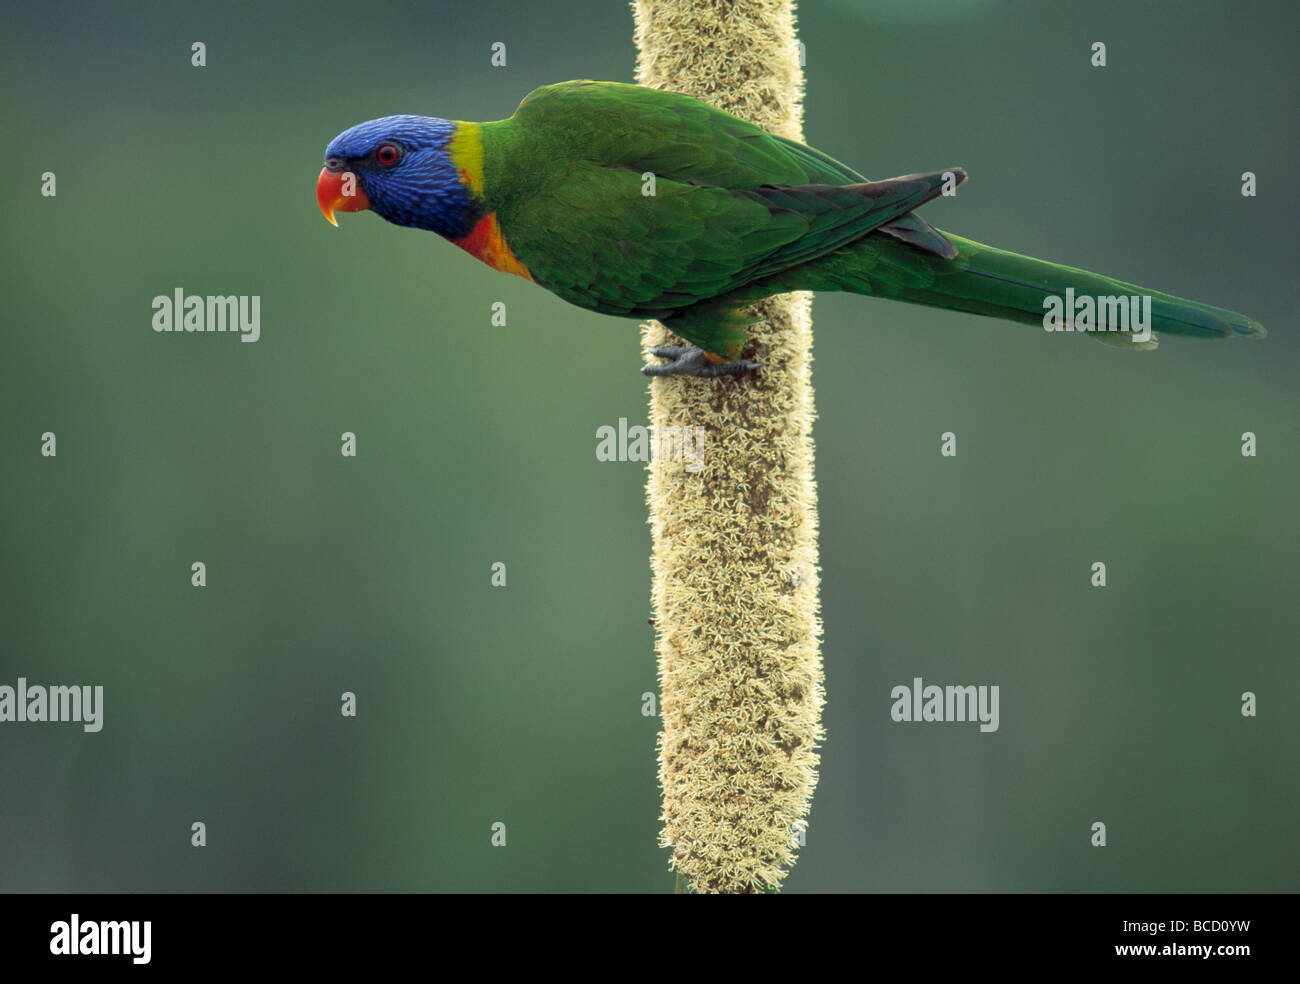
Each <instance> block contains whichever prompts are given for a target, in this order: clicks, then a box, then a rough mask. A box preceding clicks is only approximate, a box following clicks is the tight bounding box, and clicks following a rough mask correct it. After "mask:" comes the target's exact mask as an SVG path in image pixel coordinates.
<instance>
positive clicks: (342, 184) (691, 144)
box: [316, 79, 1265, 378]
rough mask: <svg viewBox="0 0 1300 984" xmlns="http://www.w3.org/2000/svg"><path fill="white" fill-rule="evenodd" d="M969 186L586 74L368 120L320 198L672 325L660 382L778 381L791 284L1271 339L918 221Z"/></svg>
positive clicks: (335, 154) (604, 306) (567, 295)
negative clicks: (757, 351)
mask: <svg viewBox="0 0 1300 984" xmlns="http://www.w3.org/2000/svg"><path fill="white" fill-rule="evenodd" d="M965 180H966V172H965V171H964V170H962V169H961V168H957V167H951V168H946V169H944V170H941V171H933V172H929V173H923V174H909V175H905V176H903V177H897V178H889V179H886V180H880V181H870V180H868V179H867V178H866V177H864V176H863V175H861V174H859V173H858V172H857V171H854V170H853V169H851V168H849V167H847V166H845V165H844V164H841V163H839V162H838V161H836V160H834V159H833V158H831V157H829V156H828V155H826V154H824V153H822V152H821V151H819V150H816V149H814V148H812V147H810V146H806V145H805V144H803V143H799V142H797V141H794V140H789V139H786V138H784V137H780V136H776V135H774V134H771V133H769V132H767V131H766V130H764V129H762V128H761V127H759V126H756V125H754V124H752V123H749V122H746V121H744V120H742V119H739V118H738V117H736V116H732V115H731V114H729V113H726V112H724V111H723V110H721V109H718V108H716V107H714V106H711V105H709V104H708V103H705V102H702V101H700V100H697V99H694V98H692V97H690V96H686V95H682V94H680V93H674V92H669V91H665V90H660V89H652V88H648V87H644V86H638V85H632V84H627V83H620V82H599V81H592V80H589V79H582V80H576V81H571V82H560V83H556V84H554V85H546V86H542V87H541V88H539V89H536V90H535V91H533V92H531V93H530V94H528V95H527V96H526V97H525V98H524V100H523V101H522V102H521V103H520V104H519V106H518V108H517V109H516V110H515V112H514V115H512V116H511V117H510V118H508V119H504V120H498V121H495V122H487V123H467V122H459V121H453V120H444V119H439V118H435V117H426V116H411V115H399V116H387V117H383V118H380V119H373V120H369V121H367V122H364V123H359V124H357V125H356V126H353V127H351V128H349V129H347V130H344V131H343V132H342V133H340V134H339V135H338V136H337V137H335V138H334V139H333V140H332V141H330V143H329V144H328V146H327V147H326V149H325V162H324V166H323V167H322V169H321V171H320V174H319V176H318V178H317V182H316V199H317V203H318V204H319V206H320V209H321V212H322V213H323V214H324V216H325V218H326V219H327V220H328V221H329V222H330V223H332V224H333V225H335V226H337V225H338V220H337V219H336V218H335V213H337V212H359V211H364V210H370V211H373V212H376V213H378V214H379V216H380V217H381V218H383V219H385V220H386V221H388V222H390V223H393V224H395V225H399V226H405V227H408V228H414V229H423V230H427V231H430V232H435V233H437V234H438V235H440V236H442V237H443V238H445V239H448V240H450V241H451V242H452V243H453V244H455V245H456V246H459V247H460V248H461V249H462V250H464V251H465V252H467V253H469V254H470V255H472V256H474V257H476V258H477V259H479V260H481V261H483V262H484V263H486V264H488V266H490V267H492V268H493V269H495V270H498V271H501V272H504V273H509V274H514V275H515V276H518V277H522V278H523V279H525V280H530V281H532V282H533V283H535V284H537V285H539V286H541V287H544V288H546V289H547V290H549V291H550V292H551V293H553V294H556V295H557V296H559V297H560V298H562V299H563V300H565V301H568V302H570V303H571V304H575V305H577V306H579V307H582V308H586V309H588V310H592V311H597V312H600V313H602V314H607V315H613V316H618V317H626V318H639V319H646V318H654V319H657V320H659V321H660V322H662V323H663V324H664V325H666V326H667V327H668V328H669V329H671V330H672V332H673V333H674V334H675V335H677V336H678V337H679V338H681V339H682V340H684V341H685V342H687V343H688V344H686V345H681V346H678V345H665V346H656V347H654V348H652V349H651V355H652V356H653V357H655V358H658V359H666V360H668V361H667V362H663V363H656V364H653V365H646V366H642V368H641V371H642V372H644V373H646V374H647V375H649V376H694V377H701V378H716V377H721V376H735V375H738V374H741V373H747V372H751V371H754V370H757V369H760V368H761V363H759V362H756V361H753V360H752V359H749V358H745V357H744V356H745V349H746V344H747V341H748V337H749V331H748V329H749V326H750V325H751V324H753V323H754V321H755V316H753V315H752V314H750V313H749V309H750V307H751V306H752V305H753V304H754V303H755V302H756V301H758V300H761V299H762V298H765V297H769V296H771V295H773V294H781V293H786V292H790V291H848V292H852V293H855V294H863V295H867V296H872V297H882V298H888V299H891V300H896V301H904V302H908V303H911V304H921V305H927V306H930V307H937V308H944V309H949V310H953V311H960V312H966V313H968V314H977V315H984V316H986V317H991V318H998V319H1002V320H1005V321H1012V322H1019V323H1023V324H1032V325H1041V326H1044V327H1048V326H1049V322H1048V321H1046V320H1045V310H1049V309H1051V307H1052V305H1053V304H1056V305H1058V307H1057V311H1058V312H1060V310H1061V309H1060V307H1059V305H1060V298H1061V297H1062V296H1065V297H1067V298H1068V299H1070V300H1074V299H1075V298H1076V297H1083V296H1086V297H1090V298H1103V299H1109V300H1113V299H1114V298H1116V297H1121V298H1127V297H1131V298H1132V299H1133V301H1134V302H1136V301H1137V300H1138V298H1143V299H1144V303H1148V304H1149V305H1150V307H1149V308H1148V312H1149V320H1148V321H1147V322H1146V324H1147V327H1149V328H1150V329H1153V331H1146V332H1143V333H1137V332H1134V331H1131V330H1130V331H1114V330H1110V331H1105V330H1103V331H1095V330H1093V331H1088V332H1087V334H1088V335H1089V337H1093V338H1096V339H1098V340H1099V341H1103V342H1106V343H1109V344H1112V345H1115V346H1118V347H1122V348H1128V349H1130V350H1146V349H1151V348H1154V347H1155V346H1156V344H1157V342H1156V336H1157V333H1168V334H1171V335H1187V336H1192V337H1198V338H1229V337H1233V336H1236V335H1242V336H1246V337H1255V338H1259V337H1263V336H1264V334H1265V330H1264V328H1263V326H1262V325H1260V324H1259V323H1258V322H1256V321H1253V320H1252V319H1250V318H1248V317H1246V316H1244V315H1241V314H1237V313H1236V312H1234V311H1229V310H1225V309H1223V308H1218V307H1211V306H1210V305H1207V304H1201V303H1198V302H1196V301H1189V300H1185V299H1183V298H1180V297H1175V296H1173V295H1170V294H1164V293H1160V292H1158V291H1153V290H1147V289H1145V288H1142V287H1138V286H1135V285H1133V284H1131V283H1126V282H1124V281H1120V280H1115V279H1112V278H1110V277H1105V276H1101V275H1099V274H1095V273H1089V272H1087V271H1084V270H1079V269H1075V268H1072V267H1068V266H1063V265H1060V264H1057V263H1051V262H1047V261H1044V260H1038V259H1034V258H1032V257H1028V256H1021V255H1019V254H1016V253H1011V252H1007V251H1005V250H1001V249H996V248H994V247H992V246H985V245H983V244H981V243H978V242H974V241H972V240H969V239H964V238H962V237H960V236H956V235H953V234H951V233H947V232H943V231H941V230H939V229H937V228H935V227H934V226H932V225H931V224H930V223H929V222H927V221H926V220H925V219H923V218H921V217H920V216H919V215H917V214H916V210H917V209H919V208H920V207H921V206H923V205H925V204H926V203H927V202H930V201H932V200H933V199H935V198H937V197H940V196H941V195H944V194H951V193H952V189H955V187H956V186H957V185H959V184H961V183H962V182H963V181H965ZM1148 297H1149V298H1150V300H1149V301H1145V298H1148ZM1098 303H1099V305H1100V304H1101V303H1102V302H1098ZM1112 310H1113V309H1112ZM1073 312H1074V308H1073V307H1071V308H1070V309H1069V310H1068V311H1067V312H1066V313H1065V315H1064V317H1062V318H1059V319H1058V321H1057V323H1058V324H1059V325H1060V326H1062V327H1063V329H1064V330H1074V329H1075V327H1076V324H1075V321H1074V320H1073ZM1077 321H1078V324H1079V325H1080V326H1081V327H1080V328H1079V330H1083V328H1084V327H1086V326H1088V325H1089V324H1091V323H1092V319H1091V318H1086V319H1085V318H1082V317H1080V318H1078V319H1077ZM1144 336H1145V337H1144ZM751 354H753V353H751Z"/></svg>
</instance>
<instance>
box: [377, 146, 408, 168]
mask: <svg viewBox="0 0 1300 984" xmlns="http://www.w3.org/2000/svg"><path fill="white" fill-rule="evenodd" d="M401 157H402V152H401V151H400V150H398V149H397V148H396V147H395V146H393V145H392V144H381V145H380V147H379V149H378V150H377V151H375V160H377V161H379V163H380V164H383V165H384V166H385V167H391V166H392V165H394V164H396V163H397V162H398V161H399V160H400V159H401Z"/></svg>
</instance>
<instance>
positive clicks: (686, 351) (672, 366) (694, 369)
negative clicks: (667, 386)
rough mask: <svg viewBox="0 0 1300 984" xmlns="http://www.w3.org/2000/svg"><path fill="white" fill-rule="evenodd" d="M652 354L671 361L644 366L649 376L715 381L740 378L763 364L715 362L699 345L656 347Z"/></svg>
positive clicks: (744, 361)
mask: <svg viewBox="0 0 1300 984" xmlns="http://www.w3.org/2000/svg"><path fill="white" fill-rule="evenodd" d="M650 354H651V355H653V356H657V357H658V358H660V359H671V360H672V361H671V362H666V363H664V364H663V365H656V366H642V367H641V371H642V372H643V373H645V374H646V375H647V376H699V377H700V378H702V379H713V378H716V377H718V376H738V375H740V374H741V373H742V372H749V371H750V370H752V369H761V368H762V367H763V363H761V362H751V361H750V360H749V359H738V360H737V361H735V362H713V361H712V360H710V359H709V357H708V355H706V354H705V352H704V350H703V349H702V348H700V347H699V346H698V345H656V346H655V347H654V348H652V349H651V350H650Z"/></svg>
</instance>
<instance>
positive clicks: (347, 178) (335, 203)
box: [316, 167, 370, 226]
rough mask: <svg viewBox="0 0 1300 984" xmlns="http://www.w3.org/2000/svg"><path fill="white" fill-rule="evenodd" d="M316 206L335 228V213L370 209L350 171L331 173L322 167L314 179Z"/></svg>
mask: <svg viewBox="0 0 1300 984" xmlns="http://www.w3.org/2000/svg"><path fill="white" fill-rule="evenodd" d="M316 204H317V205H319V206H320V211H321V215H323V216H325V220H326V221H327V222H329V224H330V225H332V226H337V225H338V220H337V219H335V218H334V213H335V212H364V211H365V210H366V209H368V208H369V207H370V199H369V198H367V197H366V190H365V189H364V188H362V187H361V182H360V181H358V180H357V176H356V175H355V174H353V173H352V172H351V171H331V170H330V169H329V168H327V167H323V168H321V172H320V177H319V178H317V179H316Z"/></svg>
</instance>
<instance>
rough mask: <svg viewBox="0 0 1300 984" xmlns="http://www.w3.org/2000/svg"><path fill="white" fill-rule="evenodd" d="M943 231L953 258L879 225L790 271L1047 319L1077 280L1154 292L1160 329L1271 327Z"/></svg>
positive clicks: (813, 281) (977, 310) (1154, 323)
mask: <svg viewBox="0 0 1300 984" xmlns="http://www.w3.org/2000/svg"><path fill="white" fill-rule="evenodd" d="M943 235H944V236H946V237H947V239H948V240H950V241H951V242H952V243H953V245H954V246H956V252H957V255H956V256H955V257H954V258H952V259H944V258H942V257H939V256H936V255H935V254H934V253H932V252H928V251H926V250H923V249H919V248H917V247H915V246H912V245H909V244H908V243H906V242H902V241H899V240H897V239H894V238H891V237H889V236H885V235H883V234H880V233H873V234H871V235H869V236H865V237H863V238H862V239H860V240H858V241H857V242H854V243H852V244H851V245H849V246H846V247H844V248H842V249H840V250H838V251H836V252H835V253H833V254H831V255H830V256H827V257H824V258H822V259H820V260H817V261H814V262H813V263H809V264H806V265H804V266H803V267H802V268H798V269H796V270H793V271H790V272H789V274H788V275H787V276H790V278H791V279H792V281H794V280H798V281H799V283H797V284H795V283H793V282H792V285H791V289H808V290H848V291H853V292H855V293H860V294H870V295H873V296H878V297H887V298H892V299H894V300H899V301H905V302H908V303H911V304H924V305H927V306H929V307H940V308H947V309H950V310H956V311H966V312H969V313H971V314H980V315H984V316H986V317H991V318H1001V319H1003V320H1006V321H1016V322H1020V323H1022V324H1034V325H1038V326H1039V327H1042V326H1043V324H1044V321H1043V319H1044V316H1045V315H1046V314H1047V313H1048V310H1049V307H1048V305H1049V304H1050V303H1051V302H1049V301H1048V299H1049V298H1052V297H1056V298H1064V297H1065V295H1066V291H1067V290H1068V289H1071V288H1072V289H1073V291H1074V295H1075V297H1084V296H1087V297H1091V298H1099V297H1119V296H1129V297H1132V296H1137V297H1148V296H1149V297H1150V298H1151V325H1150V327H1151V328H1152V330H1153V331H1154V332H1156V333H1167V334H1171V335H1186V336H1191V337H1199V338H1229V337H1233V336H1236V335H1241V336H1245V337H1250V338H1262V337H1264V335H1265V330H1264V327H1263V326H1262V325H1261V324H1259V322H1257V321H1255V320H1253V319H1251V318H1248V317H1246V316H1245V315H1243V314H1239V313H1237V312H1236V311H1229V310H1227V309H1226V308H1220V307H1214V306H1212V305H1209V304H1201V303H1199V302H1197V301H1190V300H1187V299H1186V298H1182V297H1175V296H1174V295H1172V294H1165V293H1163V292H1161V291H1154V290H1149V289H1147V288H1145V287H1139V286H1137V285H1136V284H1131V283H1127V282H1125V281H1122V280H1115V279H1114V278H1112V277H1104V276H1101V275H1100V274H1096V273H1090V272H1088V271H1086V270H1078V269H1075V268H1074V267H1067V266H1062V265H1060V264H1058V263H1048V262H1046V261H1044V260H1036V259H1034V258H1032V257H1029V256H1021V255H1019V254H1017V253H1009V252H1007V251H1006V250H1000V249H995V248H994V247H991V246H985V245H983V244H981V243H976V242H972V241H971V240H969V239H963V238H961V237H960V236H954V235H952V234H951V233H946V232H945V233H943ZM1088 334H1089V335H1091V336H1092V337H1095V338H1097V339H1098V340H1100V341H1107V342H1109V343H1111V344H1116V345H1120V346H1122V347H1126V348H1133V349H1141V348H1154V347H1155V345H1154V340H1153V342H1152V344H1142V343H1135V342H1134V341H1133V340H1132V338H1131V337H1130V336H1128V333H1113V332H1098V331H1091V332H1088Z"/></svg>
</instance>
